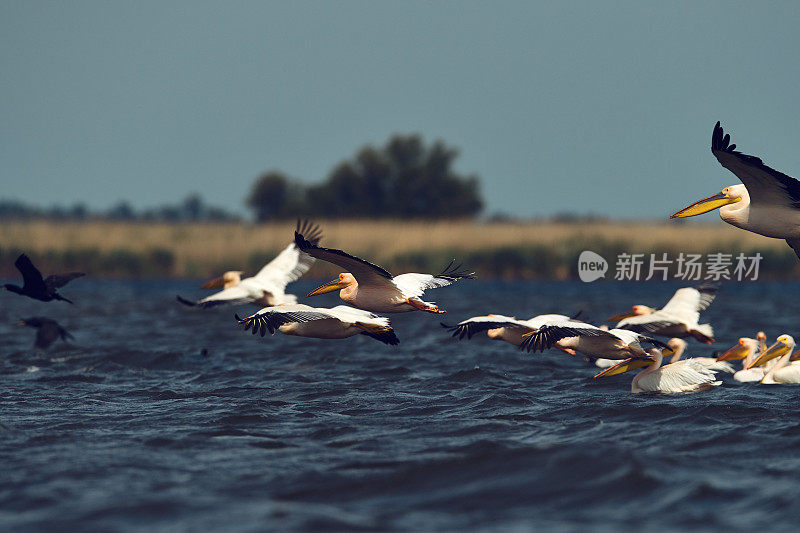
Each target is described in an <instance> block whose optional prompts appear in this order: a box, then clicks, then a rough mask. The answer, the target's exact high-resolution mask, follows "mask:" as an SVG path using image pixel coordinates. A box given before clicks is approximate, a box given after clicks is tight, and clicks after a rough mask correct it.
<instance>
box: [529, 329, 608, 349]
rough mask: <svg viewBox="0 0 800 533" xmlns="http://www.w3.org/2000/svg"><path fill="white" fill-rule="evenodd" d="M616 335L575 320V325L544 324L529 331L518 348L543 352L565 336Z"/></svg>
mask: <svg viewBox="0 0 800 533" xmlns="http://www.w3.org/2000/svg"><path fill="white" fill-rule="evenodd" d="M581 336H584V337H616V336H615V335H614V334H613V333H609V332H608V331H605V330H602V329H600V328H596V327H594V326H592V325H591V324H582V323H580V322H576V323H575V325H566V326H557V325H544V326H542V327H540V328H539V329H538V330H536V331H535V332H533V333H531V334H530V335H528V336H527V337H525V340H523V341H522V344H520V346H519V349H520V350H526V351H528V352H530V351H534V352H543V351H545V350H546V349H548V348H552V347H553V345H554V344H555V343H557V342H558V341H560V340H561V339H566V338H567V337H581Z"/></svg>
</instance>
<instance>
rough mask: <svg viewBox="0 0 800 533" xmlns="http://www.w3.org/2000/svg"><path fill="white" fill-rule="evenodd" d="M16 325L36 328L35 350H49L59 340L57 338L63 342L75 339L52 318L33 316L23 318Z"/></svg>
mask: <svg viewBox="0 0 800 533" xmlns="http://www.w3.org/2000/svg"><path fill="white" fill-rule="evenodd" d="M17 324H18V325H20V326H27V327H30V328H36V342H34V344H33V345H34V346H35V347H36V348H42V349H46V348H49V347H50V345H51V344H53V343H54V342H56V341H57V340H58V339H59V337H60V338H61V340H62V341H64V342H66V341H67V340H68V339H74V338H75V337H73V336H72V334H71V333H70V332H69V331H67V330H66V329H64V328H63V327H61V325H60V324H59V323H58V322H56V321H55V320H53V319H52V318H47V317H43V316H33V317H30V318H23V319H21V320H20V321H19V322H18V323H17Z"/></svg>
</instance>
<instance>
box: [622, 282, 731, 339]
mask: <svg viewBox="0 0 800 533" xmlns="http://www.w3.org/2000/svg"><path fill="white" fill-rule="evenodd" d="M716 295H717V287H716V286H711V285H703V286H700V287H697V288H694V287H684V288H682V289H678V290H677V291H675V294H674V295H673V296H672V298H670V300H669V301H668V302H667V304H666V305H665V306H664V307H663V308H662V309H658V310H655V309H652V308H650V307H647V306H646V305H634V306H633V312H632V313H623V314H620V315H616V316H612V317H611V318H609V319H608V321H609V322H614V321H619V323H618V324H617V328H619V329H629V330H631V331H638V332H639V333H647V334H650V335H661V336H664V337H688V336H692V337H694V338H695V339H697V340H698V341H700V342H704V343H706V344H711V343H713V342H714V330H713V329H712V328H711V325H710V324H698V322H699V321H700V311H702V310H704V309H706V308H707V307H708V306H709V305H711V302H713V301H714V297H715V296H716Z"/></svg>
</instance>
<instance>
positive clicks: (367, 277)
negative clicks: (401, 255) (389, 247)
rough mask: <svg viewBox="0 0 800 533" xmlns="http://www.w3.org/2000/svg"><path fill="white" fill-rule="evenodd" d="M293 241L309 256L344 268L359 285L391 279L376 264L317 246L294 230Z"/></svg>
mask: <svg viewBox="0 0 800 533" xmlns="http://www.w3.org/2000/svg"><path fill="white" fill-rule="evenodd" d="M294 243H295V244H296V245H297V247H298V248H299V249H300V250H302V251H303V252H305V253H307V254H308V255H310V256H311V257H314V258H316V259H322V260H323V261H327V262H328V263H333V264H334V265H339V266H340V267H342V268H344V269H345V270H346V271H347V272H350V273H351V274H352V275H353V276H354V277H355V278H356V281H358V283H359V284H360V285H386V284H387V283H389V282H391V280H392V275H391V274H390V273H389V272H387V271H386V270H384V269H383V268H381V267H379V266H378V265H375V264H373V263H370V262H369V261H365V260H364V259H361V258H358V257H356V256H354V255H350V254H348V253H347V252H343V251H342V250H336V249H334V248H323V247H322V246H317V245H316V244H313V243H312V242H309V241H308V240H307V239H306V238H305V237H303V235H302V234H300V233H298V232H297V231H295V232H294Z"/></svg>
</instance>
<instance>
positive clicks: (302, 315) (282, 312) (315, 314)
mask: <svg viewBox="0 0 800 533" xmlns="http://www.w3.org/2000/svg"><path fill="white" fill-rule="evenodd" d="M235 316H236V320H237V322H239V324H242V325H243V326H244V330H245V331H247V330H249V329H252V331H253V335H255V334H257V333H259V332H260V333H261V336H262V337H263V336H264V335H265V334H266V332H267V330H269V332H270V333H273V334H274V333H275V330H277V329H278V328H279V327H280V326H281V325H283V324H289V323H291V322H313V321H315V320H325V319H330V318H334V319H337V320H338V318H337V317H336V316H335V315H334V314H332V313H329V312H326V310H323V309H318V308H315V307H310V306H308V305H303V304H295V305H281V306H276V307H265V308H263V309H261V310H260V311H259V312H257V313H255V314H253V315H250V316H248V317H246V318H239V315H235Z"/></svg>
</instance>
